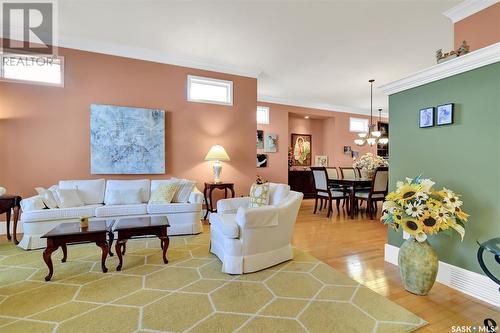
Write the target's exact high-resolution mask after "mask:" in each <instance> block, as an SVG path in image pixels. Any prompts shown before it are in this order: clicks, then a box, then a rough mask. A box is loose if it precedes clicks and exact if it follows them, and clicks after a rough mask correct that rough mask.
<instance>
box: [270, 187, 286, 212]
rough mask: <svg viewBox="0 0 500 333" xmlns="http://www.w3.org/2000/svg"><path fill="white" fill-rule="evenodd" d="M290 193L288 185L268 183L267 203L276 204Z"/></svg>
mask: <svg viewBox="0 0 500 333" xmlns="http://www.w3.org/2000/svg"><path fill="white" fill-rule="evenodd" d="M289 193H290V186H289V185H285V184H275V183H270V184H269V204H270V205H274V206H277V205H279V204H280V203H281V202H282V201H283V200H285V199H286V197H287V196H288V194H289Z"/></svg>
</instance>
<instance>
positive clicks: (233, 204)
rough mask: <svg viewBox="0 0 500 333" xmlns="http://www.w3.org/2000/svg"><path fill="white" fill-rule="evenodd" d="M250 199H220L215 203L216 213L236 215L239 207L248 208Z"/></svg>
mask: <svg viewBox="0 0 500 333" xmlns="http://www.w3.org/2000/svg"><path fill="white" fill-rule="evenodd" d="M249 204H250V197H240V198H230V199H221V200H219V201H217V213H226V214H228V213H236V210H237V209H238V208H240V207H248V205H249Z"/></svg>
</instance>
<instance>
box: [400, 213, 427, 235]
mask: <svg viewBox="0 0 500 333" xmlns="http://www.w3.org/2000/svg"><path fill="white" fill-rule="evenodd" d="M401 225H402V226H403V230H404V231H406V232H407V233H409V234H410V235H412V236H413V237H416V236H417V235H418V234H420V233H422V223H421V222H420V221H419V220H416V219H412V218H406V219H404V220H403V221H402V223H401Z"/></svg>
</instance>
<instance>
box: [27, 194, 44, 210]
mask: <svg viewBox="0 0 500 333" xmlns="http://www.w3.org/2000/svg"><path fill="white" fill-rule="evenodd" d="M44 208H45V204H44V203H43V200H42V197H41V196H39V195H36V196H34V197H30V198H26V199H23V200H21V209H22V211H23V212H29V211H31V210H40V209H44Z"/></svg>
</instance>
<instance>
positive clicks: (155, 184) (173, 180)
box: [151, 178, 179, 193]
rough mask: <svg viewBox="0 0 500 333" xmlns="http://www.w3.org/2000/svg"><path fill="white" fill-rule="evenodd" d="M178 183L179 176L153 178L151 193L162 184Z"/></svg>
mask: <svg viewBox="0 0 500 333" xmlns="http://www.w3.org/2000/svg"><path fill="white" fill-rule="evenodd" d="M177 183H179V179H177V178H170V179H153V180H151V193H153V192H154V191H155V190H156V189H158V186H160V185H162V184H177Z"/></svg>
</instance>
